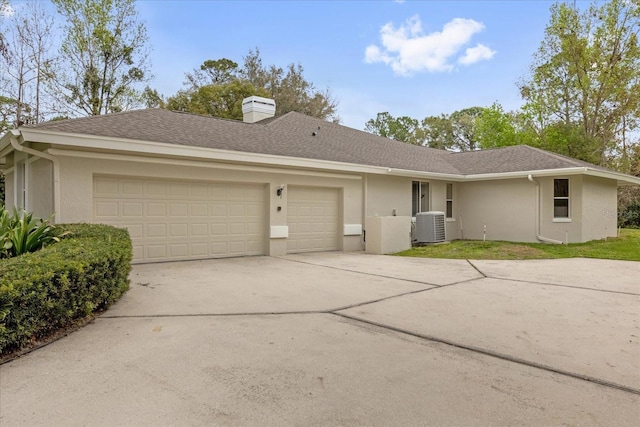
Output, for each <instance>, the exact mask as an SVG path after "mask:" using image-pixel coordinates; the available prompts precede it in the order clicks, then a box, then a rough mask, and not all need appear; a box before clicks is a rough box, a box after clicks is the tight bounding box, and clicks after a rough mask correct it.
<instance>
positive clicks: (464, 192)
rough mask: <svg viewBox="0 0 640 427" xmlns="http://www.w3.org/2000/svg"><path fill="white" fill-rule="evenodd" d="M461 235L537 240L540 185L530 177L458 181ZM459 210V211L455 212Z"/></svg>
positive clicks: (458, 219) (466, 236)
mask: <svg viewBox="0 0 640 427" xmlns="http://www.w3.org/2000/svg"><path fill="white" fill-rule="evenodd" d="M458 189H459V190H458V215H457V217H456V220H457V221H458V222H460V221H461V222H462V224H461V225H462V231H461V232H460V238H464V239H472V240H482V239H483V234H484V226H485V225H486V226H487V236H486V238H487V240H509V241H516V242H535V241H537V239H536V223H535V221H536V186H535V184H533V183H532V182H529V181H528V180H527V179H526V178H521V179H508V180H494V181H477V182H465V183H461V184H458ZM454 213H455V212H454Z"/></svg>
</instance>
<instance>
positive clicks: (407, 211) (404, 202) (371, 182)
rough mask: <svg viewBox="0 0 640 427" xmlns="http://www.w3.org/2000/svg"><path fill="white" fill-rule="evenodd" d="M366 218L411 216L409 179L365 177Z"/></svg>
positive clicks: (385, 176) (399, 177)
mask: <svg viewBox="0 0 640 427" xmlns="http://www.w3.org/2000/svg"><path fill="white" fill-rule="evenodd" d="M365 179H366V180H367V183H366V185H367V212H366V214H367V216H368V217H370V216H371V217H375V216H393V210H394V209H395V210H396V215H397V216H411V181H412V180H411V178H406V177H401V176H387V175H367V176H366V178H365Z"/></svg>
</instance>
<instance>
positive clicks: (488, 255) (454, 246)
mask: <svg viewBox="0 0 640 427" xmlns="http://www.w3.org/2000/svg"><path fill="white" fill-rule="evenodd" d="M395 255H398V256H413V257H425V258H452V259H548V258H576V257H583V258H602V259H618V260H627V261H640V230H636V229H622V230H621V231H620V237H618V238H613V239H611V238H610V239H607V240H606V241H605V240H594V241H591V242H586V243H570V244H568V245H554V244H550V243H514V242H498V241H490V242H482V241H478V240H456V241H453V242H451V243H442V244H435V245H427V246H421V247H415V248H411V249H409V250H406V251H403V252H399V253H397V254H395Z"/></svg>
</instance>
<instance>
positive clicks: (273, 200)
mask: <svg viewBox="0 0 640 427" xmlns="http://www.w3.org/2000/svg"><path fill="white" fill-rule="evenodd" d="M58 158H59V160H60V175H61V176H60V192H61V200H60V205H61V212H60V221H61V222H90V221H91V220H92V218H93V203H92V199H93V176H94V175H119V176H131V177H149V178H166V179H185V180H202V181H218V182H245V183H263V184H265V185H266V186H265V188H266V191H267V192H268V197H267V203H268V206H267V209H268V216H269V219H268V224H269V227H268V229H267V230H265V233H266V235H267V237H268V236H269V231H270V227H271V226H286V225H287V191H286V189H285V191H284V192H283V194H282V197H278V196H276V189H277V187H278V186H280V185H284V186H285V187H286V186H288V185H304V186H312V187H313V186H315V187H331V188H337V189H339V193H340V194H341V195H342V201H341V215H340V217H341V222H342V223H341V224H339V229H340V231H342V230H343V226H344V225H345V224H361V225H362V222H363V210H362V200H363V196H362V177H361V176H359V175H345V174H342V175H335V174H329V173H322V172H311V171H300V172H296V171H293V170H286V169H278V168H258V167H252V166H248V165H247V166H243V165H224V164H217V165H216V164H211V163H209V164H204V163H198V164H197V165H198V166H196V163H194V164H193V165H183V164H175V162H172V161H171V160H167V161H166V163H162V164H158V163H147V162H144V161H135V160H133V159H129V160H125V159H119V158H116V157H112V158H111V159H109V160H107V159H99V158H83V157H67V156H63V155H58ZM278 207H280V208H281V209H280V211H278ZM342 234H343V233H340V235H339V238H340V237H341V242H340V248H341V249H342V250H345V251H355V250H363V249H364V243H363V240H362V235H350V236H341V235H342ZM267 240H268V241H269V243H268V245H269V247H268V248H266V253H267V254H270V255H284V254H285V253H286V239H279V238H273V239H269V238H268V239H267Z"/></svg>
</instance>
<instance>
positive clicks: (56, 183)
mask: <svg viewBox="0 0 640 427" xmlns="http://www.w3.org/2000/svg"><path fill="white" fill-rule="evenodd" d="M10 132H11V137H10V138H9V143H10V144H11V146H12V147H13V148H14V150H16V151H21V152H23V153H26V154H31V155H32V156H36V157H41V158H43V159H47V160H49V161H51V163H53V215H54V216H53V221H54V223H56V224H58V223H59V222H60V162H59V161H58V159H57V158H56V157H54V156H52V155H51V154H47V153H43V152H41V151H38V150H34V149H33V148H29V147H25V146H23V145H22V144H20V143H19V142H18V137H19V135H20V131H19V130H12V131H10ZM14 193H16V195H17V192H15V191H14ZM14 204H16V203H15V202H14Z"/></svg>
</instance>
